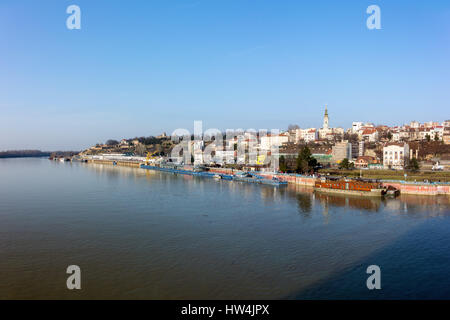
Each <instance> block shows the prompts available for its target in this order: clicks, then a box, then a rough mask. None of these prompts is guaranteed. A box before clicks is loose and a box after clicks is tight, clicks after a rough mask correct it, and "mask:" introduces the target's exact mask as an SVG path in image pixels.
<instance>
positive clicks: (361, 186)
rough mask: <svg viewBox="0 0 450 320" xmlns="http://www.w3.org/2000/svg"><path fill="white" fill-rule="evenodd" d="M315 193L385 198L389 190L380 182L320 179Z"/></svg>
mask: <svg viewBox="0 0 450 320" xmlns="http://www.w3.org/2000/svg"><path fill="white" fill-rule="evenodd" d="M314 191H316V192H326V193H334V194H343V195H355V196H364V197H384V196H385V195H386V194H387V191H388V190H387V189H386V188H384V187H383V186H382V184H381V183H380V182H378V181H372V180H349V179H330V178H328V179H327V178H321V179H318V180H317V181H316V183H315V185H314Z"/></svg>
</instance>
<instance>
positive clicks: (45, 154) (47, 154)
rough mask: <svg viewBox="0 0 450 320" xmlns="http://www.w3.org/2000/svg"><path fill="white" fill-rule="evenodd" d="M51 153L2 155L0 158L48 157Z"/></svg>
mask: <svg viewBox="0 0 450 320" xmlns="http://www.w3.org/2000/svg"><path fill="white" fill-rule="evenodd" d="M49 156H50V153H43V154H41V155H0V159H17V158H46V157H49Z"/></svg>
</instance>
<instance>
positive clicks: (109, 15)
mask: <svg viewBox="0 0 450 320" xmlns="http://www.w3.org/2000/svg"><path fill="white" fill-rule="evenodd" d="M71 4H76V5H79V6H80V8H81V12H82V22H81V23H82V25H81V26H82V29H81V30H68V29H67V28H66V19H67V17H68V16H69V15H68V14H67V13H66V8H67V7H68V6H69V5H71ZM371 4H377V5H379V6H380V8H381V25H382V29H381V30H368V29H367V27H366V19H367V17H368V15H367V14H366V8H367V7H368V6H369V5H371ZM449 57H450V2H449V1H447V0H446V1H411V0H409V1H406V0H389V1H380V0H371V1H363V0H358V1H345V0H344V1H333V0H330V1H325V0H322V1H320V0H319V1H299V0H292V1H283V0H280V1H275V0H258V1H255V0H177V1H175V0H158V1H154V0H149V1H137V0H136V1H111V0H95V1H88V0H77V1H75V0H73V1H63V0H54V1H49V0H48V1H47V0H41V1H35V0H2V1H1V2H0V150H5V149H23V148H40V149H44V150H55V149H65V150H67V149H81V148H85V147H88V146H89V145H92V144H95V143H97V142H104V141H105V140H106V139H108V138H115V139H120V138H122V137H134V136H143V135H146V136H147V135H157V134H159V133H160V132H162V131H166V132H167V133H171V132H172V131H173V130H174V129H176V128H187V129H189V130H192V129H193V122H194V120H202V121H203V127H204V129H207V128H219V129H227V128H243V129H248V128H255V129H260V128H266V129H272V128H280V129H285V128H286V127H287V126H288V125H289V124H290V123H295V124H298V125H300V126H301V127H320V126H321V123H322V115H323V111H324V110H323V108H324V105H325V104H326V103H327V104H328V106H329V114H330V124H331V126H342V127H345V128H347V127H349V126H350V125H351V122H352V121H370V122H374V123H377V124H381V123H383V124H387V125H393V124H402V123H406V122H409V121H411V120H418V121H429V120H437V121H442V120H446V119H448V118H450V113H449V111H448V110H449V101H450V90H449V88H450V59H449Z"/></svg>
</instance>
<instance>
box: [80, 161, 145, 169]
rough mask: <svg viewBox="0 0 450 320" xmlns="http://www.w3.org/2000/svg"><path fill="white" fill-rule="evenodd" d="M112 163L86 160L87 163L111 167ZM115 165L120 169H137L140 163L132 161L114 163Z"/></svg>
mask: <svg viewBox="0 0 450 320" xmlns="http://www.w3.org/2000/svg"><path fill="white" fill-rule="evenodd" d="M113 162H114V161H113V160H98V159H91V160H88V163H97V164H108V165H113ZM116 165H117V166H121V167H133V168H139V166H140V165H141V163H139V162H134V161H116Z"/></svg>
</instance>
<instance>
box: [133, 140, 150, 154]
mask: <svg viewBox="0 0 450 320" xmlns="http://www.w3.org/2000/svg"><path fill="white" fill-rule="evenodd" d="M146 152H147V149H146V148H145V146H144V145H143V144H142V143H139V144H137V145H136V147H135V148H134V153H135V154H136V155H138V156H144V155H145V154H146Z"/></svg>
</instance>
